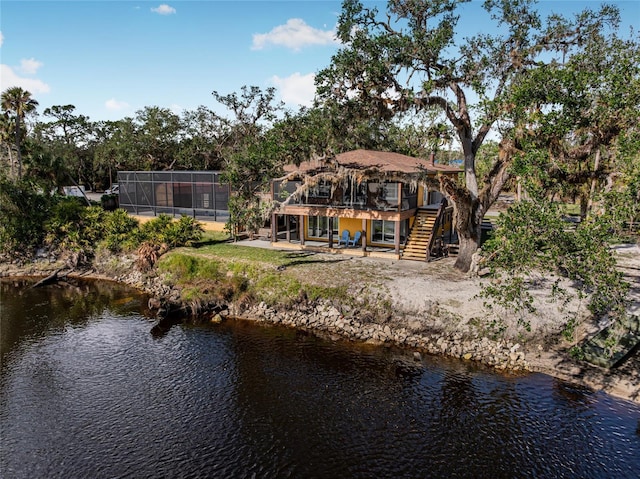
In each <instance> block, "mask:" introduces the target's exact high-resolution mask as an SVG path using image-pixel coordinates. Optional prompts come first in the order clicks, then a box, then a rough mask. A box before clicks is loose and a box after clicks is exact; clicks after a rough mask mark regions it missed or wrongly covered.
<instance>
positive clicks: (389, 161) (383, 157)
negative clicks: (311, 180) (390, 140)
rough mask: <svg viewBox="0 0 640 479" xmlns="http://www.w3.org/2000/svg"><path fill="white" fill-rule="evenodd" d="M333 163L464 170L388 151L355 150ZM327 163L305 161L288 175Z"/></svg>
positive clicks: (289, 167)
mask: <svg viewBox="0 0 640 479" xmlns="http://www.w3.org/2000/svg"><path fill="white" fill-rule="evenodd" d="M333 163H334V164H335V166H337V167H343V168H348V169H353V170H362V169H369V168H371V169H376V170H379V171H381V172H387V173H418V172H419V171H420V166H422V168H423V169H425V170H427V172H428V173H437V172H443V173H454V172H455V173H460V172H461V171H462V170H460V168H456V167H455V166H449V165H440V164H437V163H436V164H434V165H432V164H431V163H430V162H429V161H428V160H423V159H421V158H415V157H413V156H407V155H402V154H400V153H391V152H388V151H374V150H353V151H347V152H345V153H340V154H338V155H336V157H335V159H334V160H333ZM325 165H326V163H325V162H323V161H321V160H311V161H305V162H303V163H301V164H300V166H299V167H296V166H295V165H287V166H285V171H286V172H287V173H290V172H294V171H300V172H304V173H306V172H310V171H313V170H317V169H320V168H322V166H325Z"/></svg>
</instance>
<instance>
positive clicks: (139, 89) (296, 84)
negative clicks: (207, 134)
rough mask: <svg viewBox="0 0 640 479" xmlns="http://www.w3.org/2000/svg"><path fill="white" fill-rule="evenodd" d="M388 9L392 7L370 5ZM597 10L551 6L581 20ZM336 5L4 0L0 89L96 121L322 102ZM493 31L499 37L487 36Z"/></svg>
mask: <svg viewBox="0 0 640 479" xmlns="http://www.w3.org/2000/svg"><path fill="white" fill-rule="evenodd" d="M611 3H615V4H617V5H618V6H619V8H620V9H621V12H622V18H623V26H624V27H625V28H627V29H628V27H629V26H633V27H634V28H635V29H636V31H637V30H640V1H637V0H629V1H614V2H611ZM365 4H366V5H367V6H373V5H375V6H377V7H378V8H379V9H380V10H383V11H384V9H385V5H386V2H383V1H374V2H365ZM599 5H600V2H599V1H598V2H597V1H590V0H564V1H553V2H552V1H544V0H543V1H542V2H540V7H541V9H542V10H543V11H544V10H546V11H551V10H554V11H557V12H562V13H566V12H571V11H578V10H581V9H582V8H584V7H585V6H589V7H591V8H594V9H595V8H597V7H598V6H599ZM340 8H341V2H340V1H332V0H290V1H275V0H254V1H249V0H235V1H222V0H209V1H206V0H200V1H187V0H184V1H183V0H166V3H165V0H160V1H151V2H148V1H136V0H121V1H118V0H85V1H80V0H68V1H59V0H46V1H30V0H2V2H1V3H0V60H1V66H0V91H4V90H6V88H8V87H11V86H20V87H22V88H24V89H25V90H28V91H30V92H31V94H32V97H33V98H35V99H36V100H37V101H38V102H39V104H40V106H39V108H38V111H39V112H40V113H42V112H43V111H44V109H45V108H47V107H50V106H52V105H68V104H72V105H74V106H75V107H76V110H75V113H76V114H82V115H86V116H88V117H89V118H90V119H91V120H94V121H99V120H118V119H121V118H124V117H126V116H134V115H135V112H136V111H138V110H141V109H143V108H144V107H145V106H159V107H163V108H170V109H171V110H172V111H174V112H175V113H177V114H180V113H181V112H183V111H184V110H194V109H196V108H197V107H198V106H200V105H205V106H207V107H209V108H212V109H214V110H215V109H216V107H218V105H217V104H216V102H215V100H214V98H213V96H212V94H211V92H212V91H214V90H215V91H218V92H219V93H221V94H223V95H226V94H229V93H233V92H239V91H240V89H241V87H242V86H243V85H247V86H254V85H255V86H258V87H260V88H262V89H266V88H268V87H275V88H276V90H277V98H278V99H279V100H282V101H283V102H284V103H285V104H286V105H287V106H288V107H289V108H291V109H297V108H298V106H300V105H305V106H308V105H310V104H311V102H312V100H313V95H314V91H315V88H314V83H313V80H314V75H315V74H316V73H317V72H319V71H320V70H322V69H323V68H325V67H326V66H328V65H329V63H330V61H331V56H332V55H333V54H334V53H335V52H336V51H337V49H338V48H339V47H340V45H339V43H338V42H337V40H336V38H335V27H336V23H337V20H338V16H339V14H340ZM479 12H480V2H479V1H477V0H476V1H473V2H471V4H469V5H468V6H466V7H465V10H464V14H463V15H462V18H461V25H460V26H461V27H462V29H463V30H464V31H465V32H469V33H471V32H474V31H481V30H482V28H484V27H485V25H487V24H488V22H486V21H485V20H483V19H482V16H481V15H480V13H479ZM486 33H489V32H486Z"/></svg>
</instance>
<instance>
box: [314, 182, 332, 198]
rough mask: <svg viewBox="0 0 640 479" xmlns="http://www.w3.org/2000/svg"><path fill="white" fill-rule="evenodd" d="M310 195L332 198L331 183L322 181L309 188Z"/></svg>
mask: <svg viewBox="0 0 640 479" xmlns="http://www.w3.org/2000/svg"><path fill="white" fill-rule="evenodd" d="M309 196H311V197H313V198H330V197H331V183H325V182H324V181H321V182H320V183H318V184H317V185H316V186H315V187H314V188H311V189H310V190H309Z"/></svg>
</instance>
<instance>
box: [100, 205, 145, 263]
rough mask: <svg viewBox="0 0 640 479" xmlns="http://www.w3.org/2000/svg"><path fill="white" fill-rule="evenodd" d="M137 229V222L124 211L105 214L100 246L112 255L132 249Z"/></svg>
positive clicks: (135, 243) (134, 244)
mask: <svg viewBox="0 0 640 479" xmlns="http://www.w3.org/2000/svg"><path fill="white" fill-rule="evenodd" d="M139 229H140V224H139V223H138V220H136V219H135V218H132V217H131V216H129V215H128V214H127V212H126V211H124V210H119V209H118V210H115V211H112V212H109V213H107V214H105V220H104V239H103V240H102V246H103V247H105V248H106V249H108V250H109V251H111V252H112V253H118V252H120V251H128V250H131V249H134V248H135V247H136V246H137V235H138V232H139Z"/></svg>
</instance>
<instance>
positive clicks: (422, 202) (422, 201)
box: [418, 185, 425, 208]
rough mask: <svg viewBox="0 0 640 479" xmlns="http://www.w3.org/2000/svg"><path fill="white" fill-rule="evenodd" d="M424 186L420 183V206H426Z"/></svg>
mask: <svg viewBox="0 0 640 479" xmlns="http://www.w3.org/2000/svg"><path fill="white" fill-rule="evenodd" d="M424 190H425V188H424V186H422V185H418V208H420V207H421V206H424Z"/></svg>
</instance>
